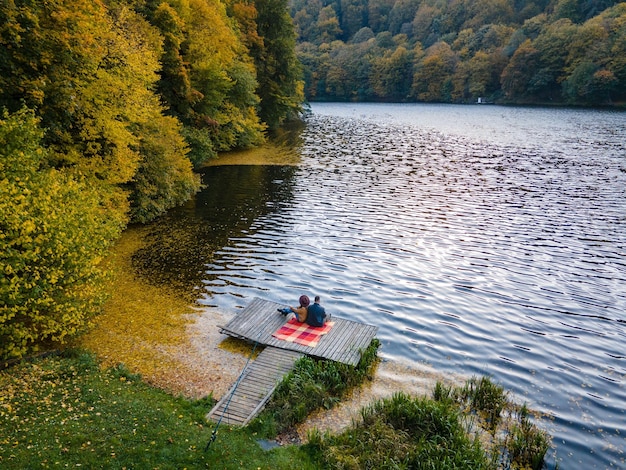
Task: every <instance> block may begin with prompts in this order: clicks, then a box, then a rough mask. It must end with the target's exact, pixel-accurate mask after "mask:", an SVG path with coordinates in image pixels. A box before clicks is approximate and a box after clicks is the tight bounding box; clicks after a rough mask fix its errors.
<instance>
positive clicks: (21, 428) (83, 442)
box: [0, 353, 319, 469]
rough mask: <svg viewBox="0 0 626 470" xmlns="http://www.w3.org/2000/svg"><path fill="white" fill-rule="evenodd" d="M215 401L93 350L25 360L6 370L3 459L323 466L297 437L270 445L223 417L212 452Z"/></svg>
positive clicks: (54, 463)
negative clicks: (107, 363) (147, 378)
mask: <svg viewBox="0 0 626 470" xmlns="http://www.w3.org/2000/svg"><path fill="white" fill-rule="evenodd" d="M212 404H213V403H212V400H211V399H210V398H207V399H203V400H197V401H190V400H186V399H182V398H177V397H173V396H172V395H169V394H167V393H165V392H163V391H160V390H159V389H156V388H154V387H150V386H148V385H146V384H144V383H143V382H142V381H141V380H140V379H139V378H138V377H137V376H133V375H131V374H129V373H128V372H127V371H126V370H124V368H113V369H107V370H100V368H99V366H98V364H97V363H96V362H95V360H94V358H93V356H92V355H90V354H85V353H75V354H73V355H70V356H69V357H52V358H47V359H41V360H36V361H33V362H27V363H23V364H21V365H18V366H15V367H13V368H11V369H8V370H5V371H3V372H1V373H0V430H1V431H0V468H8V469H11V468H15V469H31V468H48V467H74V468H76V467H83V468H120V469H122V468H133V469H143V468H146V469H148V468H149V469H155V468H158V469H182V468H212V469H240V468H251V469H257V468H260V469H281V468H285V469H291V468H293V462H294V461H297V462H298V466H299V467H300V468H303V469H306V468H319V467H318V466H317V465H315V464H314V463H313V461H312V458H311V457H310V456H309V454H307V453H306V452H305V451H304V450H303V449H302V448H300V447H298V446H288V447H283V448H278V449H274V450H271V451H264V450H263V449H262V448H261V447H260V446H259V445H258V444H257V442H256V436H255V435H254V434H253V433H252V432H251V431H249V430H246V429H243V430H242V429H230V428H228V426H224V425H222V426H220V428H219V432H218V434H217V438H216V439H215V441H214V442H213V443H212V444H211V446H210V447H209V449H208V450H207V451H205V448H206V444H207V442H208V441H209V439H210V437H211V432H212V430H213V426H212V425H209V424H207V422H206V421H205V419H204V416H205V414H206V413H207V412H208V411H209V410H210V408H211V406H212Z"/></svg>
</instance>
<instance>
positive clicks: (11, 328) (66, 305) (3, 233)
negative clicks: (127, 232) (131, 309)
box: [0, 111, 122, 360]
mask: <svg viewBox="0 0 626 470" xmlns="http://www.w3.org/2000/svg"><path fill="white" fill-rule="evenodd" d="M42 135H43V132H42V131H41V130H40V129H39V127H38V122H37V120H36V118H35V117H34V116H33V114H32V113H31V112H29V111H21V112H18V113H16V114H14V115H11V116H9V115H8V113H6V112H5V113H4V115H3V118H2V120H0V358H1V359H3V360H5V359H10V358H17V357H21V356H23V355H25V354H27V353H30V352H35V351H37V350H39V349H42V348H49V347H52V346H56V345H59V344H63V343H65V342H66V341H67V340H68V339H69V338H71V337H73V336H75V335H76V334H77V333H78V332H80V331H81V330H82V329H83V328H85V326H86V325H87V323H88V321H89V319H90V318H91V317H92V316H93V315H94V314H95V313H96V312H97V311H98V308H99V306H100V305H101V302H102V301H103V295H104V292H103V284H104V283H103V282H102V281H103V278H104V272H103V270H102V269H101V267H100V261H101V260H102V258H103V257H104V256H105V254H106V251H107V248H108V246H109V244H110V243H111V241H112V240H114V239H115V238H116V237H117V236H119V233H120V230H121V227H122V221H120V220H116V218H115V217H114V216H113V215H112V214H110V213H108V212H107V210H106V206H105V205H104V204H103V203H102V200H103V199H102V198H100V197H99V195H100V194H102V193H101V192H99V191H98V189H97V188H98V185H97V184H94V183H93V182H89V181H87V180H85V179H84V178H81V177H80V176H79V175H73V174H72V173H71V170H66V171H58V170H54V169H49V168H46V167H45V166H44V164H45V162H46V152H45V150H44V149H42V148H41V146H40V144H39V143H40V140H41V138H42Z"/></svg>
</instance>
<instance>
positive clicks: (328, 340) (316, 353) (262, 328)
mask: <svg viewBox="0 0 626 470" xmlns="http://www.w3.org/2000/svg"><path fill="white" fill-rule="evenodd" d="M282 307H285V305H282V304H277V303H276V302H271V301H269V300H262V299H258V298H256V299H254V300H253V301H252V302H251V303H250V305H248V306H247V307H246V308H244V309H243V310H242V311H241V312H239V313H238V314H237V315H236V316H235V317H234V318H233V319H232V320H231V321H230V322H228V324H227V325H226V326H223V327H221V328H220V331H221V332H222V333H225V334H227V335H229V336H234V337H236V338H241V339H245V340H247V341H251V342H257V343H259V344H263V345H266V346H273V347H275V348H279V349H288V350H290V351H298V352H301V353H304V354H307V355H309V356H313V357H317V358H321V359H330V360H332V361H337V362H343V363H344V364H350V365H353V366H356V365H357V364H358V363H359V360H360V359H361V351H363V350H365V349H366V348H367V347H368V346H369V344H370V343H371V342H372V339H374V337H375V336H376V332H377V331H378V327H376V326H373V325H367V324H365V323H359V322H355V321H351V320H346V319H344V318H338V317H336V316H335V315H333V316H332V321H333V322H335V326H333V328H332V330H330V331H329V332H328V334H326V335H324V336H322V338H321V340H320V342H319V344H318V345H317V346H314V347H311V346H302V345H300V344H296V343H289V342H287V341H282V340H280V339H277V338H274V337H273V336H272V333H274V332H275V331H276V330H278V329H279V328H280V327H281V326H282V325H283V324H284V323H285V322H286V319H285V317H284V316H283V315H281V314H280V312H278V311H277V309H278V308H282Z"/></svg>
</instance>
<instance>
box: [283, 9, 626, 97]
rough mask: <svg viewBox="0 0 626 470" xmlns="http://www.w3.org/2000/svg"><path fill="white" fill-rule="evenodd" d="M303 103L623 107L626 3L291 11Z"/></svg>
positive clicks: (625, 73) (625, 70)
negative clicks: (384, 102) (377, 102)
mask: <svg viewBox="0 0 626 470" xmlns="http://www.w3.org/2000/svg"><path fill="white" fill-rule="evenodd" d="M290 13H291V16H292V17H293V19H294V25H295V29H296V34H297V35H298V39H297V41H298V45H297V55H298V58H299V59H300V61H301V62H302V64H303V68H304V73H305V82H306V85H305V94H306V97H307V99H308V100H310V101H386V102H390V101H391V102H445V103H475V102H477V101H478V99H479V98H480V99H481V101H482V102H495V103H507V104H542V105H553V104H557V105H577V106H622V107H623V106H624V102H625V100H626V3H625V2H618V1H615V0H290Z"/></svg>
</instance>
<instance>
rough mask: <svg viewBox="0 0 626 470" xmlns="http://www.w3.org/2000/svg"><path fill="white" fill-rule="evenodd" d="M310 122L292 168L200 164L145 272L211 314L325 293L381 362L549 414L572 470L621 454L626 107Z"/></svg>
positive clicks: (366, 114)
mask: <svg viewBox="0 0 626 470" xmlns="http://www.w3.org/2000/svg"><path fill="white" fill-rule="evenodd" d="M307 123H308V125H307V128H306V129H304V130H303V131H302V133H301V134H300V135H299V139H297V140H296V141H295V142H296V144H295V145H294V146H286V147H285V148H282V149H281V152H284V155H282V156H281V158H285V159H286V160H285V163H288V164H286V165H284V164H280V163H281V159H280V158H277V159H276V160H275V161H273V162H272V163H274V164H273V165H258V164H255V165H241V163H242V162H245V161H246V159H245V157H244V158H241V155H227V156H226V157H225V160H223V161H222V162H221V163H222V164H221V165H218V166H213V167H208V168H206V169H204V170H203V182H204V184H205V185H206V186H207V187H206V189H205V190H204V191H203V192H202V193H200V194H198V195H197V197H196V198H195V200H194V201H192V202H190V203H189V204H187V205H186V206H184V207H181V208H179V209H176V210H173V211H171V212H170V213H168V214H167V216H165V217H164V218H163V219H161V220H159V221H158V222H157V223H155V224H153V225H151V226H150V227H148V235H147V237H146V240H147V246H146V247H145V248H144V249H142V250H140V251H139V252H138V253H137V254H136V255H135V256H134V264H135V266H136V268H137V269H138V270H139V272H141V273H143V274H145V275H146V276H149V277H150V278H151V279H154V280H155V281H156V282H163V283H167V284H168V285H173V286H180V287H181V289H184V290H186V291H187V292H192V297H195V298H196V299H197V300H198V302H199V303H200V304H202V305H204V306H205V307H206V309H207V310H206V311H207V312H210V311H211V310H215V311H220V312H236V311H237V310H238V309H240V308H243V307H244V306H245V305H247V303H249V302H250V300H251V299H252V298H254V297H262V298H266V299H268V300H273V301H276V302H281V303H285V304H289V303H294V302H295V300H296V299H297V298H298V296H299V295H300V294H301V293H308V294H309V295H315V294H320V295H321V296H322V302H323V304H324V305H325V306H326V308H327V310H328V311H330V312H331V313H333V314H334V315H339V316H344V317H346V318H351V319H356V320H361V321H365V322H367V323H372V324H375V325H377V326H379V334H378V337H379V338H380V340H381V342H382V349H381V353H382V355H383V356H384V357H385V358H388V359H391V360H394V361H397V362H399V363H402V362H406V363H409V364H413V365H419V364H420V363H423V364H428V366H429V368H432V369H433V370H435V371H437V373H440V374H444V375H445V374H455V375H459V376H471V375H474V374H475V375H490V376H491V377H492V378H493V379H494V380H495V381H496V382H498V383H500V384H502V385H503V386H504V387H505V388H507V389H509V390H511V391H512V393H513V394H514V395H513V398H514V399H516V401H520V402H522V401H525V402H527V403H528V404H529V406H530V407H531V408H533V409H535V410H537V411H539V412H542V413H545V414H546V415H548V416H549V417H550V419H548V420H543V422H542V426H544V427H545V428H546V429H547V430H548V432H550V433H551V434H552V435H553V436H554V444H555V448H556V459H557V460H558V461H559V465H560V468H611V467H613V468H616V467H617V468H619V467H622V468H623V467H624V466H625V465H626V464H625V460H624V459H625V454H624V451H625V449H626V441H625V439H626V437H625V436H626V424H625V423H626V412H625V410H624V404H625V403H626V391H625V389H624V381H625V380H626V350H625V348H624V339H625V338H626V316H625V315H626V314H625V313H624V312H626V204H625V202H624V201H625V199H626V114H624V113H619V112H608V111H588V110H587V111H586V110H568V109H541V108H504V107H497V106H451V105H360V104H359V105H355V104H315V105H313V106H312V114H311V115H310V116H309V117H308V118H307ZM229 158H230V159H231V160H232V161H230V162H229V160H228V159H229ZM218 163H220V162H219V161H218ZM228 163H232V164H228ZM209 314H210V313H209ZM550 458H551V459H552V461H551V465H553V464H554V461H553V459H554V457H550Z"/></svg>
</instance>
